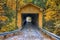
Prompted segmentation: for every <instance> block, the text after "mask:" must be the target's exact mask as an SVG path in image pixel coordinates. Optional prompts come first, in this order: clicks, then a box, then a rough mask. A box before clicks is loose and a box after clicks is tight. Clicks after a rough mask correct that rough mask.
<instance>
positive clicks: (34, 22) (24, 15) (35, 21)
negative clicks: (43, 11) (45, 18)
mask: <svg viewBox="0 0 60 40" xmlns="http://www.w3.org/2000/svg"><path fill="white" fill-rule="evenodd" d="M21 15H22V25H25V24H26V23H27V22H26V18H27V17H31V20H32V21H31V24H32V25H35V26H38V17H39V15H38V14H34V13H28V14H27V13H22V14H21Z"/></svg>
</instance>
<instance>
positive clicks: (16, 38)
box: [3, 24, 54, 40]
mask: <svg viewBox="0 0 60 40" xmlns="http://www.w3.org/2000/svg"><path fill="white" fill-rule="evenodd" d="M16 34H17V35H13V34H10V35H7V36H6V38H4V39H3V40H54V39H53V38H51V37H49V36H47V35H45V34H44V33H43V32H42V31H41V30H39V29H38V28H37V27H36V26H33V25H31V24H28V25H25V26H23V28H22V29H21V30H20V31H19V32H17V33H16ZM12 35H13V36H12ZM9 36H10V37H9Z"/></svg>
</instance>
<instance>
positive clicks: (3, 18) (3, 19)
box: [0, 16, 8, 21]
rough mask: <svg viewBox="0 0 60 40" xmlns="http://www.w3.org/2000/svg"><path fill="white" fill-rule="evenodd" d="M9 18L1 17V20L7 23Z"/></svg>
mask: <svg viewBox="0 0 60 40" xmlns="http://www.w3.org/2000/svg"><path fill="white" fill-rule="evenodd" d="M7 19H8V18H7V17H6V16H0V20H2V21H6V20H7Z"/></svg>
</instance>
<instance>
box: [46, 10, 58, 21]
mask: <svg viewBox="0 0 60 40" xmlns="http://www.w3.org/2000/svg"><path fill="white" fill-rule="evenodd" d="M56 14H57V13H56V11H53V10H47V11H46V14H45V15H46V16H45V19H46V21H49V20H52V19H53V17H55V15H56Z"/></svg>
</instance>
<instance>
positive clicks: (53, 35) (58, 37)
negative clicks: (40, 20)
mask: <svg viewBox="0 0 60 40" xmlns="http://www.w3.org/2000/svg"><path fill="white" fill-rule="evenodd" d="M41 30H42V31H43V32H44V33H46V34H47V35H49V36H50V37H52V38H55V39H56V40H60V36H57V35H55V34H53V33H51V32H49V31H47V30H45V29H41Z"/></svg>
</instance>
